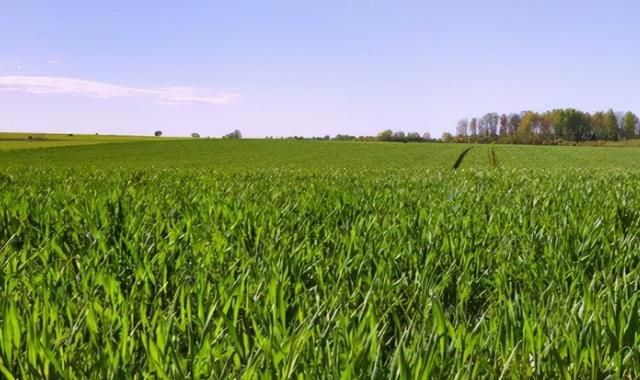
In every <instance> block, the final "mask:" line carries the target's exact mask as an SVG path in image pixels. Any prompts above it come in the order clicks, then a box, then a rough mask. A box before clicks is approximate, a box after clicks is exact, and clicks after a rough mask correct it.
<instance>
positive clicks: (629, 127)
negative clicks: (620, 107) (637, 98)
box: [622, 112, 638, 139]
mask: <svg viewBox="0 0 640 380" xmlns="http://www.w3.org/2000/svg"><path fill="white" fill-rule="evenodd" d="M637 128H638V117H637V116H636V115H635V114H634V113H633V112H627V113H626V114H625V115H624V119H623V123H622V130H623V131H624V137H625V138H627V139H630V138H633V137H634V136H635V134H636V130H637Z"/></svg>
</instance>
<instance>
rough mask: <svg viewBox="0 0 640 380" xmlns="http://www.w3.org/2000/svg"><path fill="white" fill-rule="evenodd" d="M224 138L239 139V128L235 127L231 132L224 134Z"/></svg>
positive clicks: (240, 134) (240, 136)
mask: <svg viewBox="0 0 640 380" xmlns="http://www.w3.org/2000/svg"><path fill="white" fill-rule="evenodd" d="M224 138H226V139H241V138H242V133H241V132H240V130H238V129H236V130H234V131H233V132H231V133H228V134H226V135H224Z"/></svg>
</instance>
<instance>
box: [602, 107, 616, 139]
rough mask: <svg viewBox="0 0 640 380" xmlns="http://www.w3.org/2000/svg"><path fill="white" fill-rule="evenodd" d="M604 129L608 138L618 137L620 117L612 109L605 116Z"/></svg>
mask: <svg viewBox="0 0 640 380" xmlns="http://www.w3.org/2000/svg"><path fill="white" fill-rule="evenodd" d="M604 129H605V135H606V139H607V140H617V139H618V118H617V117H616V113H615V112H613V110H612V109H610V110H609V111H607V113H606V115H605V118H604Z"/></svg>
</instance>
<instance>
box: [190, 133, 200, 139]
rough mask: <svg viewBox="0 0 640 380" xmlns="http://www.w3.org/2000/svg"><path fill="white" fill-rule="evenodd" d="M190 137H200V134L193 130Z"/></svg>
mask: <svg viewBox="0 0 640 380" xmlns="http://www.w3.org/2000/svg"><path fill="white" fill-rule="evenodd" d="M191 137H193V138H194V139H199V138H200V134H199V133H196V132H193V133H192V134H191Z"/></svg>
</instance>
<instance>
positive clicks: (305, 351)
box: [0, 139, 640, 379]
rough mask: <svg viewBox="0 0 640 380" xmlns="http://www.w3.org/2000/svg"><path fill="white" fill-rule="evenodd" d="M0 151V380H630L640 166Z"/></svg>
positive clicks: (332, 148)
mask: <svg viewBox="0 0 640 380" xmlns="http://www.w3.org/2000/svg"><path fill="white" fill-rule="evenodd" d="M468 147H469V146H465V145H459V144H436V143H432V144H395V143H362V142H334V141H295V140H239V141H234V140H206V139H201V140H195V139H194V140H181V141H165V140H154V141H149V142H127V143H107V144H100V145H92V146H70V147H57V148H50V149H33V150H13V151H3V152H0V294H1V296H0V322H1V323H0V325H2V328H0V373H2V376H4V377H6V378H12V377H15V378H69V379H76V378H77V379H83V378H118V379H120V378H123V379H133V378H171V379H172V378H219V379H227V378H273V379H281V378H300V379H302V378H310V379H315V378H335V379H338V378H344V379H349V378H376V379H378V378H380V379H383V378H384V379H386V378H397V379H410V378H424V379H429V378H438V379H439V378H442V379H445V378H460V379H467V378H469V379H473V378H512V379H520V378H541V379H546V378H554V379H555V378H567V379H570V378H576V379H587V378H588V379H603V378H637V377H638V376H640V371H639V370H638V369H639V368H640V351H639V350H638V347H640V332H639V331H640V302H639V300H638V297H639V296H638V295H639V294H640V172H639V171H638V170H637V168H639V167H640V149H638V148H632V147H627V148H609V147H606V148H605V147H597V148H591V147H537V146H535V147H534V146H503V145H495V146H493V145H476V146H473V147H472V149H471V150H470V151H469V153H468V154H467V156H466V157H465V159H464V160H463V162H462V164H461V166H460V168H461V169H460V170H458V171H456V172H453V171H452V170H451V167H452V165H453V163H454V162H455V161H456V159H457V158H458V157H459V155H460V154H461V152H462V151H463V150H464V149H467V148H468Z"/></svg>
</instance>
